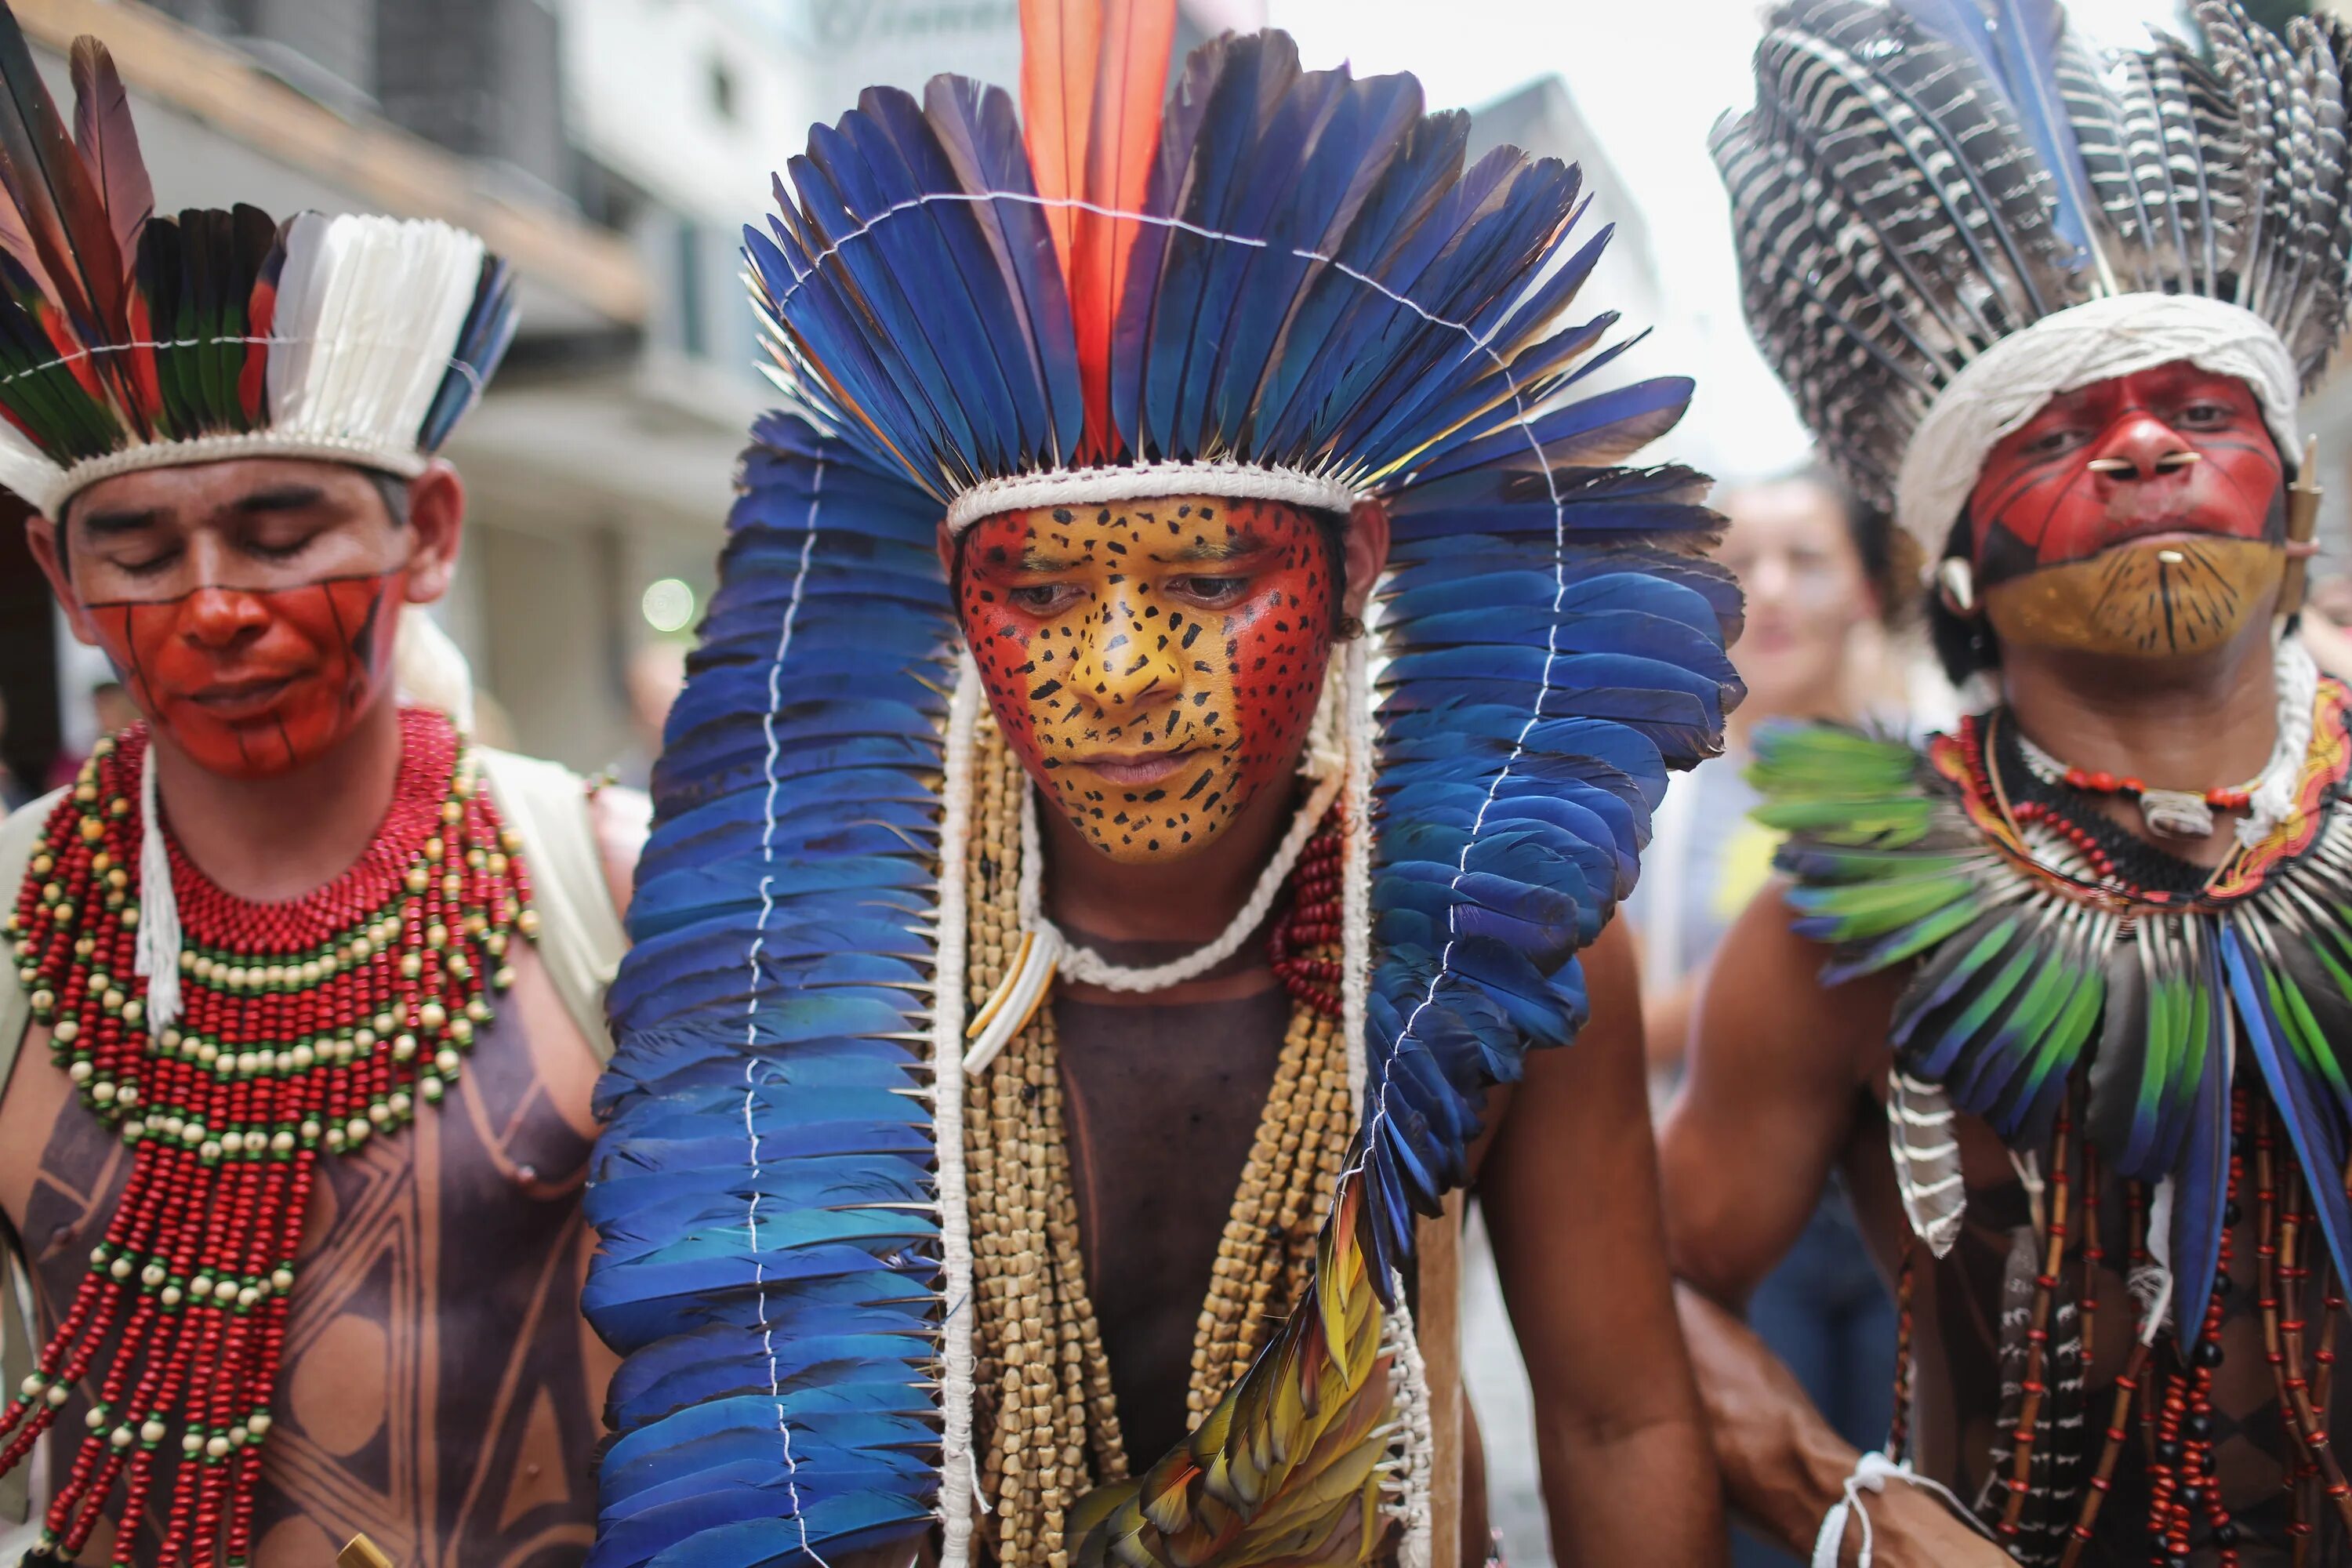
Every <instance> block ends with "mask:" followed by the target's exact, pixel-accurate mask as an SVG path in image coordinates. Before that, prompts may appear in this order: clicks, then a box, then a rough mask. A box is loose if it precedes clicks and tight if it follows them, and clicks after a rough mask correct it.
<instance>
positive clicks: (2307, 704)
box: [2017, 637, 2319, 846]
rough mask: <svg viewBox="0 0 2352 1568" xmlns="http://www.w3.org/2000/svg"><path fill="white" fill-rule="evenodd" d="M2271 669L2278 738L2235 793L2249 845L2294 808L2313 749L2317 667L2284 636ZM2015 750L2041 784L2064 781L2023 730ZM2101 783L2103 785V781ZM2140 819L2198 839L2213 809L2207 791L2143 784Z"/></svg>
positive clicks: (2171, 834) (2059, 767)
mask: <svg viewBox="0 0 2352 1568" xmlns="http://www.w3.org/2000/svg"><path fill="white" fill-rule="evenodd" d="M2273 676H2274V680H2275V684H2276V686H2277V688H2278V715H2277V721H2276V734H2277V738H2276V739H2275V740H2274V741H2273V742H2271V754H2270V760H2269V761H2268V762H2266V763H2263V771H2262V772H2261V773H2256V774H2255V775H2254V776H2253V777H2252V779H2251V780H2249V781H2247V783H2246V784H2243V785H2242V786H2241V788H2240V789H2239V790H2238V791H2237V792H2235V793H2239V794H2242V795H2245V796H2246V815H2245V816H2242V817H2241V818H2239V819H2238V827H2237V831H2238V842H2239V843H2240V844H2241V845H2244V846H2252V845H2255V844H2259V843H2261V842H2262V841H2263V839H2265V838H2267V837H2270V835H2271V832H2272V830H2273V829H2274V828H2276V827H2277V826H2278V825H2279V824H2280V823H2282V822H2284V821H2285V820H2286V819H2287V817H2288V816H2289V815H2290V814H2292V813H2293V812H2294V782H2295V780H2296V779H2297V778H2298V777H2300V776H2301V774H2302V772H2303V763H2304V758H2305V756H2306V755H2308V754H2309V752H2310V751H2311V710H2312V704H2313V703H2314V702H2315V701H2316V700H2317V699H2318V695H2319V667H2318V666H2317V665H2316V664H2315V663H2313V662H2312V658H2311V651H2310V650H2309V649H2308V648H2306V647H2304V646H2303V639H2302V638H2300V637H2285V638H2283V639H2282V640H2281V641H2280V643H2279V646H2278V651H2277V653H2276V654H2275V656H2274V658H2273ZM2017 745H2018V750H2019V752H2021V754H2022V755H2023V756H2024V758H2025V765H2026V768H2027V770H2028V771H2030V772H2031V773H2032V774H2033V776H2034V777H2036V778H2038V779H2040V780H2041V781H2042V783H2043V784H2063V782H2065V778H2066V774H2067V773H2068V771H2069V770H2068V768H2067V765H2066V764H2065V763H2063V762H2060V761H2059V760H2058V759H2057V758H2056V757H2054V756H2053V755H2051V754H2050V753H2049V752H2046V751H2044V750H2043V749H2042V747H2040V746H2037V745H2035V744H2034V743H2033V742H2032V741H2031V740H2029V739H2028V738H2027V737H2026V736H2025V734H2024V733H2023V732H2022V731H2020V732H2019V734H2018V737H2017ZM2103 787H2104V786H2103ZM2139 809H2140V816H2141V819H2142V820H2144V821H2145V822H2146V823H2147V826H2148V827H2149V829H2150V830H2151V831H2153V832H2155V833H2158V834H2160V835H2162V836H2164V837H2168V838H2202V837H2205V836H2206V835H2207V834H2209V833H2210V832H2212V831H2213V808H2212V806H2211V805H2210V804H2209V803H2208V800H2207V797H2206V795H2203V794H2200V793H2199V792H2196V791H2192V790H2178V789H2143V790H2141V791H2140V792H2139Z"/></svg>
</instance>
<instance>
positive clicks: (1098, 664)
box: [957, 496, 1343, 861]
mask: <svg viewBox="0 0 2352 1568" xmlns="http://www.w3.org/2000/svg"><path fill="white" fill-rule="evenodd" d="M961 548H962V554H961V566H960V569H959V574H958V580H957V604H958V610H959V612H960V614H961V616H962V620H963V629H964V636H965V637H966V638H967V639H968V640H969V641H970V643H971V650H972V656H973V658H975V659H976V660H978V662H979V665H980V673H981V677H982V679H983V680H984V681H985V682H986V684H987V688H988V700H989V705H990V706H991V707H992V709H994V710H995V712H996V721H997V723H998V724H999V725H1000V726H1001V727H1002V728H1003V731H1004V734H1005V738H1006V739H1007V740H1008V741H1009V742H1011V744H1012V745H1013V748H1014V749H1015V750H1016V751H1017V752H1019V753H1020V755H1021V758H1022V760H1023V761H1024V763H1027V765H1028V768H1029V772H1030V773H1031V775H1032V776H1033V777H1034V778H1035V779H1036V780H1037V782H1038V783H1039V784H1041V785H1042V786H1043V787H1044V788H1045V792H1046V795H1047V797H1048V798H1049V799H1050V800H1051V802H1052V803H1053V804H1054V805H1057V806H1059V807H1060V808H1061V810H1062V812H1063V814H1064V815H1065V816H1067V817H1068V818H1069V819H1070V821H1071V822H1073V823H1075V824H1076V826H1077V828H1078V830H1079V831H1080V832H1081V833H1083V834H1084V835H1086V837H1087V841H1088V842H1089V843H1091V844H1093V845H1094V846H1095V847H1097V848H1098V849H1100V850H1102V851H1103V853H1105V854H1107V855H1108V856H1110V857H1111V858H1114V859H1118V860H1126V861H1139V860H1149V859H1154V858H1162V857H1171V856H1181V855H1187V854H1191V853H1192V852H1193V851H1195V850H1197V849H1199V848H1201V847H1202V846H1203V845H1205V844H1207V843H1208V842H1209V841H1211V840H1212V839H1213V838H1214V837H1216V836H1217V835H1218V834H1219V833H1221V832H1223V830H1224V828H1225V826H1227V825H1228V824H1229V823H1231V822H1232V821H1233V819H1234V816H1236V815H1237V814H1238V813H1239V812H1240V811H1241V809H1242V807H1243V806H1244V805H1247V804H1248V803H1249V801H1250V800H1251V799H1252V798H1254V797H1255V795H1256V794H1257V792H1258V791H1260V790H1262V789H1264V788H1265V786H1266V785H1267V784H1270V783H1273V782H1274V781H1275V780H1276V779H1277V778H1279V777H1281V776H1282V775H1283V774H1284V773H1286V772H1287V771H1288V770H1289V769H1290V768H1292V767H1293V766H1295V765H1296V762H1297V755H1298V751H1299V747H1300V745H1301V744H1302V743H1303V742H1304V741H1305V739H1306V735H1307V726H1308V725H1309V724H1310V723H1311V722H1312V721H1313V719H1314V717H1315V703H1316V700H1317V698H1318V697H1319V696H1320V695H1321V693H1322V689H1323V677H1324V671H1325V669H1326V668H1327V667H1328V663H1329V660H1330V656H1331V643H1332V638H1333V635H1334V633H1335V631H1336V629H1337V628H1336V625H1335V622H1336V618H1337V615H1338V610H1337V605H1338V601H1339V595H1338V593H1337V591H1336V587H1335V574H1339V573H1341V572H1342V571H1343V567H1342V563H1340V562H1339V561H1338V560H1337V559H1335V558H1334V554H1333V550H1332V545H1331V542H1330V540H1329V539H1328V537H1327V535H1326V533H1325V531H1324V530H1323V529H1322V528H1321V527H1319V526H1318V524H1317V522H1316V521H1315V519H1314V518H1313V517H1312V516H1310V515H1309V514H1307V513H1306V512H1303V511H1300V510H1297V508H1295V507H1288V506H1285V505H1282V504H1281V503H1279V502H1276V501H1254V500H1240V501H1228V500H1223V499H1222V498H1219V497H1215V496H1175V497H1171V498H1167V499H1163V500H1142V501H1122V502H1116V503H1111V504H1108V505H1094V506H1080V507H1035V508H1032V509H1030V510H1025V511H1013V512H1004V513H1000V514H999V515H997V516H995V517H991V518H986V519H983V520H982V521H980V522H977V523H975V524H973V525H972V527H971V531H970V532H969V533H967V534H966V535H965V537H964V539H963V540H962V542H961Z"/></svg>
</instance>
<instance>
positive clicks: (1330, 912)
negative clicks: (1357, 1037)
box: [1265, 811, 1348, 1018]
mask: <svg viewBox="0 0 2352 1568" xmlns="http://www.w3.org/2000/svg"><path fill="white" fill-rule="evenodd" d="M1339 815H1340V814H1339V813H1338V812H1336V811H1335V812H1333V813H1332V814H1331V816H1329V817H1328V819H1326V821H1325V823H1324V825H1323V826H1322V828H1321V829H1320V830H1318V832H1317V833H1316V835H1315V837H1312V838H1310V839H1308V840H1307V847H1306V848H1305V849H1304V850H1302V851H1300V852H1299V856H1298V864H1297V866H1295V867H1294V868H1292V869H1291V873H1290V908H1289V909H1287V910H1285V911H1283V914H1282V916H1281V918H1280V919H1278V920H1276V921H1275V922H1274V929H1273V930H1272V931H1268V932H1267V933H1266V942H1265V950H1266V958H1267V961H1268V962H1269V963H1271V964H1272V965H1273V967H1274V973H1276V976H1278V977H1279V978H1280V979H1281V981H1282V984H1283V988H1284V989H1285V990H1286V991H1288V992H1289V993H1290V995H1291V999H1292V1000H1293V1001H1296V1002H1299V1003H1303V1004H1304V1005H1307V1006H1309V1007H1312V1008H1313V1009H1314V1010H1315V1011H1317V1012H1318V1013H1320V1014H1322V1015H1323V1016H1325V1017H1327V1018H1336V1017H1338V1016H1339V1012H1340V1007H1339V975H1340V971H1341V968H1342V965H1341V964H1340V963H1339V961H1338V960H1337V959H1333V958H1328V957H1318V956H1317V950H1318V949H1323V950H1328V949H1329V947H1330V946H1331V945H1332V944H1333V943H1336V942H1339V939H1340V932H1341V930H1342V929H1343V921H1344V920H1345V912H1344V910H1343V909H1342V907H1341V900H1342V897H1343V895H1342V888H1343V886H1344V872H1343V866H1344V862H1345V859H1346V854H1347V843H1348V836H1347V833H1346V832H1345V830H1344V829H1343V827H1342V826H1341V824H1340V821H1339Z"/></svg>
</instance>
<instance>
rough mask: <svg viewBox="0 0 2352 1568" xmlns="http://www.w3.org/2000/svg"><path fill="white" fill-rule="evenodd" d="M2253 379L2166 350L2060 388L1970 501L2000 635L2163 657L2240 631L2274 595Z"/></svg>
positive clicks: (2275, 568)
mask: <svg viewBox="0 0 2352 1568" xmlns="http://www.w3.org/2000/svg"><path fill="white" fill-rule="evenodd" d="M2284 481H2285V473H2284V465H2283V464H2282V463H2281V462H2280V460H2279V453H2278V447H2277V446H2276V445H2275V444H2274V443H2273V441H2272V439H2271V435H2270V431H2269V429H2268V427H2267V426H2264V425H2263V416H2262V410H2261V407H2260V406H2259V405H2257V404H2256V403H2255V401H2254V395H2253V393H2252V390H2251V389H2250V388H2249V387H2248V386H2247V385H2246V384H2245V383H2244V382H2242V381H2240V380H2238V379H2236V378H2235V377H2233V376H2227V375H2217V374H2213V373H2212V372H2210V371H2204V370H2200V369H2198V368H2197V367H2196V366H2195V365H2192V364H2188V363H2180V362H2175V363H2170V364H2163V365H2158V366H2157V367H2156V368H2154V369H2152V370H2145V371H2139V372H2136V373H2135V374H2130V375H2123V376H2116V377H2114V378H2112V379H2110V380H2107V381H2101V382H2095V383H2094V384H2091V385H2089V386H2085V387H2081V388H2078V389H2077V390H2075V391H2073V392H2065V393H2061V394H2059V395H2057V396H2055V397H2053V398H2052V399H2051V400H2050V401H2049V402H2048V403H2047V404H2045V405H2042V408H2041V410H2040V411H2039V412H2037V413H2036V414H2035V415H2034V416H2033V417H2032V419H2031V420H2030V421H2028V422H2027V423H2026V425H2025V426H2024V427H2023V428H2021V429H2019V430H2017V431H2015V432H2013V433H2011V435H2010V436H2009V437H2006V438H2004V439H2003V440H2002V441H2001V443H2000V445H1999V446H1997V447H1994V448H1993V451H1992V455H1991V456H1990V458H1986V459H1985V465H1984V468H1983V470H1982V472H1981V473H1980V474H1979V476H1978V479H1977V485H1976V489H1975V491H1974V492H1973V493H1972V494H1971V495H1970V497H1969V521H1970V524H1971V528H1972V534H1971V542H1972V546H1973V553H1974V556H1975V566H1976V573H1977V583H1978V586H1979V590H1980V592H1981V593H1982V595H1983V600H1984V607H1985V613H1986V615H1987V616H1989V617H1990V620H1991V622H1992V626H1993V630H1994V632H1995V634H1996V635H1997V636H1998V637H2000V640H2001V641H2002V642H2003V643H2004V644H2011V645H2018V646H2033V647H2046V648H2053V649H2061V650H2064V651H2067V652H2072V653H2082V654H2091V655H2097V656H2102V657H2114V658H2158V659H2161V658H2176V657H2179V656H2183V655H2189V654H2201V653H2206V652H2210V651H2212V650H2214V649H2217V648H2221V647H2226V646H2229V645H2231V644H2232V643H2234V642H2235V641H2236V640H2237V639H2238V638H2239V637H2241V635H2242V634H2244V633H2246V632H2247V630H2248V628H2250V627H2252V626H2255V625H2256V624H2257V623H2258V622H2261V621H2263V620H2264V619H2265V618H2266V616H2267V614H2268V611H2269V609H2270V606H2271V605H2273V604H2274V603H2275V602H2276V595H2277V591H2278V586H2279V581H2280V576H2281V573H2282V571H2283V569H2284V563H2285V558H2286V557H2285V537H2286V487H2285V482H2284Z"/></svg>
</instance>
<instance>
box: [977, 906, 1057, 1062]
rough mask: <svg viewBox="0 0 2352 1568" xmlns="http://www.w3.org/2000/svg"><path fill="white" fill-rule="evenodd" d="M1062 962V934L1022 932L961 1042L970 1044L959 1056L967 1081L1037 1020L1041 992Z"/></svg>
mask: <svg viewBox="0 0 2352 1568" xmlns="http://www.w3.org/2000/svg"><path fill="white" fill-rule="evenodd" d="M1061 961H1062V933H1061V932H1060V931H1056V930H1055V929H1054V928H1053V927H1052V926H1050V925H1049V926H1047V927H1045V929H1044V930H1043V931H1023V932H1022V933H1021V949H1020V951H1019V952H1016V953H1014V954H1013V963H1011V964H1010V965H1009V966H1007V968H1006V969H1005V971H1004V978H1003V981H1001V982H1000V983H999V984H998V985H997V987H996V990H995V993H994V994H992V995H991V996H990V997H989V999H988V1002H987V1004H986V1005H984V1006H982V1008H981V1010H980V1011H979V1012H978V1013H976V1014H974V1015H973V1016H972V1020H971V1027H970V1028H968V1029H966V1030H965V1031H964V1038H966V1039H968V1040H970V1041H971V1042H972V1045H971V1049H970V1050H968V1051H966V1052H964V1054H963V1070H964V1073H965V1075H966V1076H967V1077H970V1078H978V1077H979V1076H980V1075H981V1074H982V1073H984V1072H986V1071H987V1070H988V1064H989V1063H991V1062H992V1061H994V1060H995V1059H996V1053H997V1052H999V1051H1001V1050H1003V1048H1004V1047H1005V1043H1006V1042H1007V1041H1009V1040H1011V1039H1012V1038H1013V1036H1015V1035H1017V1034H1019V1033H1020V1032H1021V1031H1022V1030H1024V1029H1025V1028H1027V1027H1028V1026H1029V1020H1030V1019H1032V1018H1034V1017H1035V1016H1037V1008H1038V1005H1040V1004H1041V1003H1043V1002H1044V1001H1045V989H1046V987H1047V986H1049V985H1051V984H1053V983H1054V971H1055V967H1056V966H1057V965H1059V964H1060V963H1061Z"/></svg>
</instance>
